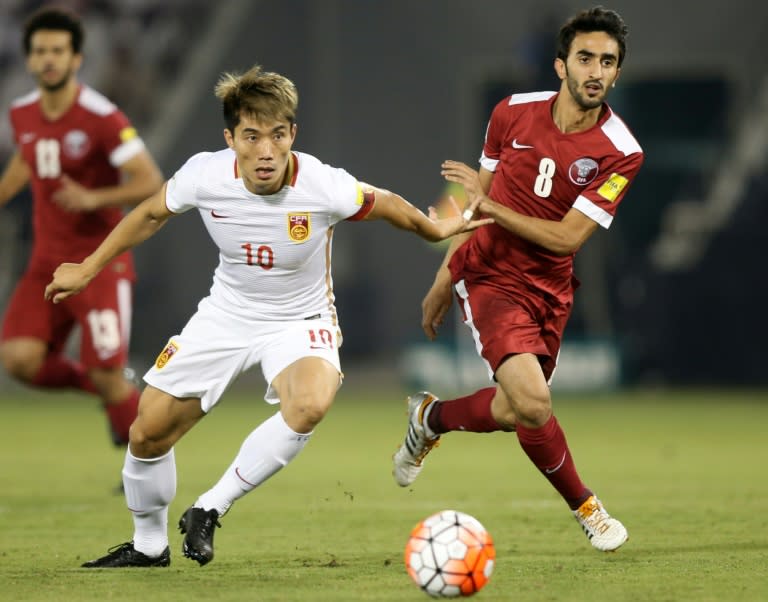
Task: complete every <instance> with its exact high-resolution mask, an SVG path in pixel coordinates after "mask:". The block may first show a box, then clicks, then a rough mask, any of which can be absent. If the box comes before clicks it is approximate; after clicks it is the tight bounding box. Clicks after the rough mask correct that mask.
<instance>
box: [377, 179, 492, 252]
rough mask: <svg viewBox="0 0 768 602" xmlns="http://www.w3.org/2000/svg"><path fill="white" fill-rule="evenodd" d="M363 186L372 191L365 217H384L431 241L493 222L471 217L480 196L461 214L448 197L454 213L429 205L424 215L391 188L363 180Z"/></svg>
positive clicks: (395, 224)
mask: <svg viewBox="0 0 768 602" xmlns="http://www.w3.org/2000/svg"><path fill="white" fill-rule="evenodd" d="M362 186H363V187H364V188H367V189H370V190H372V191H373V192H374V195H375V201H374V206H373V209H372V210H371V212H370V213H369V214H368V215H367V216H366V217H365V219H367V220H371V219H384V220H386V221H388V222H389V223H390V224H392V225H393V226H395V227H396V228H400V229H402V230H408V231H410V232H413V233H414V234H418V235H419V236H421V237H422V238H424V239H426V240H428V241H430V242H437V241H439V240H445V239H446V238H450V237H451V236H453V235H454V234H458V233H459V232H470V231H472V230H475V229H476V228H479V227H480V226H484V225H486V224H490V223H491V222H493V220H492V219H490V218H487V219H477V220H475V219H472V215H474V212H475V210H476V209H477V206H478V205H479V203H480V200H479V199H478V200H477V201H476V202H473V203H471V204H470V205H468V206H467V211H465V213H464V214H463V215H462V214H461V211H460V210H459V208H458V206H456V203H455V201H454V200H453V199H450V201H451V203H453V206H454V209H455V215H452V216H450V217H445V218H439V217H438V216H437V211H436V210H435V209H434V208H433V207H430V208H429V215H425V214H424V213H423V212H422V211H420V210H419V209H417V208H416V207H414V206H413V205H412V204H411V203H409V202H408V201H406V200H405V199H404V198H403V197H401V196H400V195H398V194H395V193H394V192H390V191H389V190H384V189H383V188H376V187H375V186H370V185H368V184H362Z"/></svg>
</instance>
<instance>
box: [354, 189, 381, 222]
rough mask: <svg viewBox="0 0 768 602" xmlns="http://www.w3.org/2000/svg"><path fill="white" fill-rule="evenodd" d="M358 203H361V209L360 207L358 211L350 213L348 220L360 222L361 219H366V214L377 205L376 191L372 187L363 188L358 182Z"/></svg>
mask: <svg viewBox="0 0 768 602" xmlns="http://www.w3.org/2000/svg"><path fill="white" fill-rule="evenodd" d="M357 204H358V205H360V209H358V211H357V213H355V214H354V215H350V216H349V217H348V218H347V221H348V222H359V221H360V220H363V219H365V216H366V215H368V214H369V213H370V212H371V210H372V209H373V207H374V205H376V193H375V192H374V191H373V190H370V189H369V190H363V189H362V188H361V187H360V185H359V184H358V188H357Z"/></svg>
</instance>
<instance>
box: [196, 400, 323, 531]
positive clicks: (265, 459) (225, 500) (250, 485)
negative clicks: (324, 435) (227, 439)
mask: <svg viewBox="0 0 768 602" xmlns="http://www.w3.org/2000/svg"><path fill="white" fill-rule="evenodd" d="M311 434H312V433H311V432H310V433H305V434H300V433H296V432H294V431H293V430H291V429H290V428H289V427H288V425H287V424H286V423H285V420H284V419H283V415H282V414H281V413H280V412H279V411H278V412H277V413H276V414H275V415H274V416H272V417H271V418H269V419H268V420H265V421H264V422H262V423H261V424H260V425H259V426H258V427H257V428H256V429H255V430H254V431H253V432H252V433H251V434H250V435H248V437H246V439H245V441H243V445H242V446H241V447H240V452H239V453H238V454H237V457H236V458H235V461H234V462H232V464H231V465H230V466H229V468H227V471H226V472H225V473H224V475H223V476H222V477H221V479H220V480H219V482H218V483H216V485H214V486H213V488H211V489H209V490H208V491H206V492H205V493H204V494H203V495H201V496H200V497H199V498H198V499H197V501H196V502H195V507H197V508H203V509H204V510H212V509H215V510H216V511H217V512H218V513H219V516H224V514H225V513H226V512H227V510H229V507H230V506H231V505H232V504H233V503H234V502H235V501H236V500H238V499H240V498H241V497H243V496H244V495H245V494H246V493H248V492H249V491H251V490H252V489H254V488H255V487H257V486H258V485H260V484H261V483H263V482H264V481H266V480H267V479H268V478H269V477H271V476H272V475H273V474H275V473H276V472H277V471H278V470H280V469H281V468H283V466H285V465H286V464H288V462H290V461H291V460H293V459H294V458H295V457H296V455H297V454H298V453H299V452H300V451H301V450H302V449H304V446H305V445H306V444H307V441H309V437H310V435H311Z"/></svg>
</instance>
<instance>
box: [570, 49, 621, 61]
mask: <svg viewBox="0 0 768 602" xmlns="http://www.w3.org/2000/svg"><path fill="white" fill-rule="evenodd" d="M576 54H577V55H579V56H584V57H587V58H592V57H593V56H596V55H595V53H594V52H590V51H589V50H577V51H576ZM605 59H611V60H612V61H616V60H618V59H617V58H616V55H615V54H613V53H611V52H605V53H603V54H601V55H600V60H602V61H604V60H605Z"/></svg>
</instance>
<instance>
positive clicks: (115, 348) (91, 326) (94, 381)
mask: <svg viewBox="0 0 768 602" xmlns="http://www.w3.org/2000/svg"><path fill="white" fill-rule="evenodd" d="M82 43H83V31H82V27H81V24H80V21H79V19H78V17H77V16H76V15H74V14H73V13H70V12H68V11H65V10H60V9H41V10H40V11H38V12H36V13H34V14H33V15H32V16H31V17H30V18H29V20H28V21H27V22H26V24H25V27H24V36H23V45H24V52H25V55H26V61H27V68H28V70H29V72H30V73H31V74H32V75H33V76H34V77H35V79H36V81H37V89H36V90H35V91H33V92H31V93H29V94H27V95H26V96H24V97H22V98H20V99H18V100H16V101H15V102H14V103H13V104H12V106H11V109H10V120H11V125H12V127H13V132H14V140H15V142H16V146H17V148H16V152H15V153H14V154H13V156H12V157H11V159H10V161H9V162H8V165H7V166H6V168H5V170H4V172H3V174H2V177H0V205H3V204H5V203H6V202H7V201H8V200H10V199H11V198H12V197H14V196H15V195H16V194H17V193H18V192H19V191H20V190H21V189H22V188H23V187H24V186H26V185H28V184H29V185H30V186H31V189H32V198H33V212H32V215H33V218H32V220H33V239H34V240H33V243H32V254H31V257H30V259H29V263H28V265H27V269H26V271H25V273H24V274H23V276H22V278H21V280H20V281H19V282H18V284H17V286H16V288H15V290H14V292H13V295H12V297H11V299H10V302H9V304H8V307H7V309H6V313H5V316H4V318H3V326H2V336H1V338H0V359H2V364H3V367H4V368H5V369H6V371H7V372H8V373H9V374H10V375H11V376H13V377H14V378H16V379H18V380H20V381H21V382H24V383H27V384H30V385H35V386H40V387H45V388H53V389H59V388H62V389H63V388H76V389H80V390H83V391H87V392H89V393H94V394H96V395H98V396H99V397H100V398H101V399H102V401H103V404H104V408H105V410H106V413H107V416H108V419H109V424H110V429H111V431H112V435H113V439H114V441H115V442H116V443H120V444H125V443H127V441H128V429H129V427H130V425H131V423H132V422H133V419H134V418H135V416H136V410H137V404H138V396H139V392H138V390H137V388H136V386H135V385H134V384H133V383H132V382H130V381H128V380H126V378H125V376H124V374H123V372H124V370H123V369H124V367H125V364H126V361H127V355H128V340H129V330H130V319H131V307H132V300H131V288H132V282H133V280H134V269H133V263H132V259H131V257H130V255H129V254H127V253H126V254H124V255H122V256H120V257H118V258H116V259H115V261H114V262H113V263H112V265H111V266H110V268H111V269H109V270H105V271H104V273H103V275H101V276H100V278H99V281H98V283H94V284H96V286H95V288H94V289H93V290H92V291H91V292H90V293H89V294H88V295H87V296H86V297H84V298H82V299H79V300H76V301H74V302H72V303H69V304H62V305H60V306H54V305H53V304H51V303H48V302H46V301H45V299H44V291H45V285H46V284H47V282H48V281H49V280H50V276H51V274H52V272H53V270H54V269H55V268H56V266H57V265H58V264H59V263H61V262H62V261H81V260H82V259H83V258H84V257H85V256H87V255H88V254H89V253H91V252H92V251H93V250H94V249H95V248H96V247H97V246H98V245H99V244H100V243H101V241H102V240H103V239H104V238H105V237H106V236H107V234H108V233H109V232H110V230H111V229H112V227H113V226H114V225H115V224H116V223H117V222H118V221H119V220H120V219H121V217H122V213H123V211H122V207H124V206H132V205H135V204H137V203H138V202H140V201H141V200H143V199H144V198H146V197H148V196H150V195H151V194H152V193H153V192H154V191H155V190H157V189H158V188H159V187H160V185H161V184H162V175H161V174H160V171H159V170H158V168H157V166H156V165H155V162H154V161H153V159H152V158H151V156H150V155H149V153H148V152H147V151H146V149H145V148H144V144H143V143H142V141H141V139H140V138H139V137H138V135H137V134H136V130H135V129H133V127H132V126H131V124H130V122H129V121H128V119H127V118H126V116H125V115H123V114H122V112H120V111H119V110H118V108H117V107H116V106H115V105H114V104H112V103H111V102H110V101H109V100H107V99H106V98H105V97H104V96H102V95H101V94H99V93H98V92H96V91H95V90H93V89H91V88H89V87H88V86H85V85H82V84H80V83H78V81H77V79H76V74H77V72H78V70H79V68H80V65H81V62H82V54H81V47H82ZM75 325H79V326H80V328H81V341H80V358H79V360H80V361H75V360H73V359H71V358H69V357H67V356H65V355H64V348H65V344H66V342H67V339H68V338H69V335H70V333H71V331H72V329H73V328H74V327H75Z"/></svg>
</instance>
